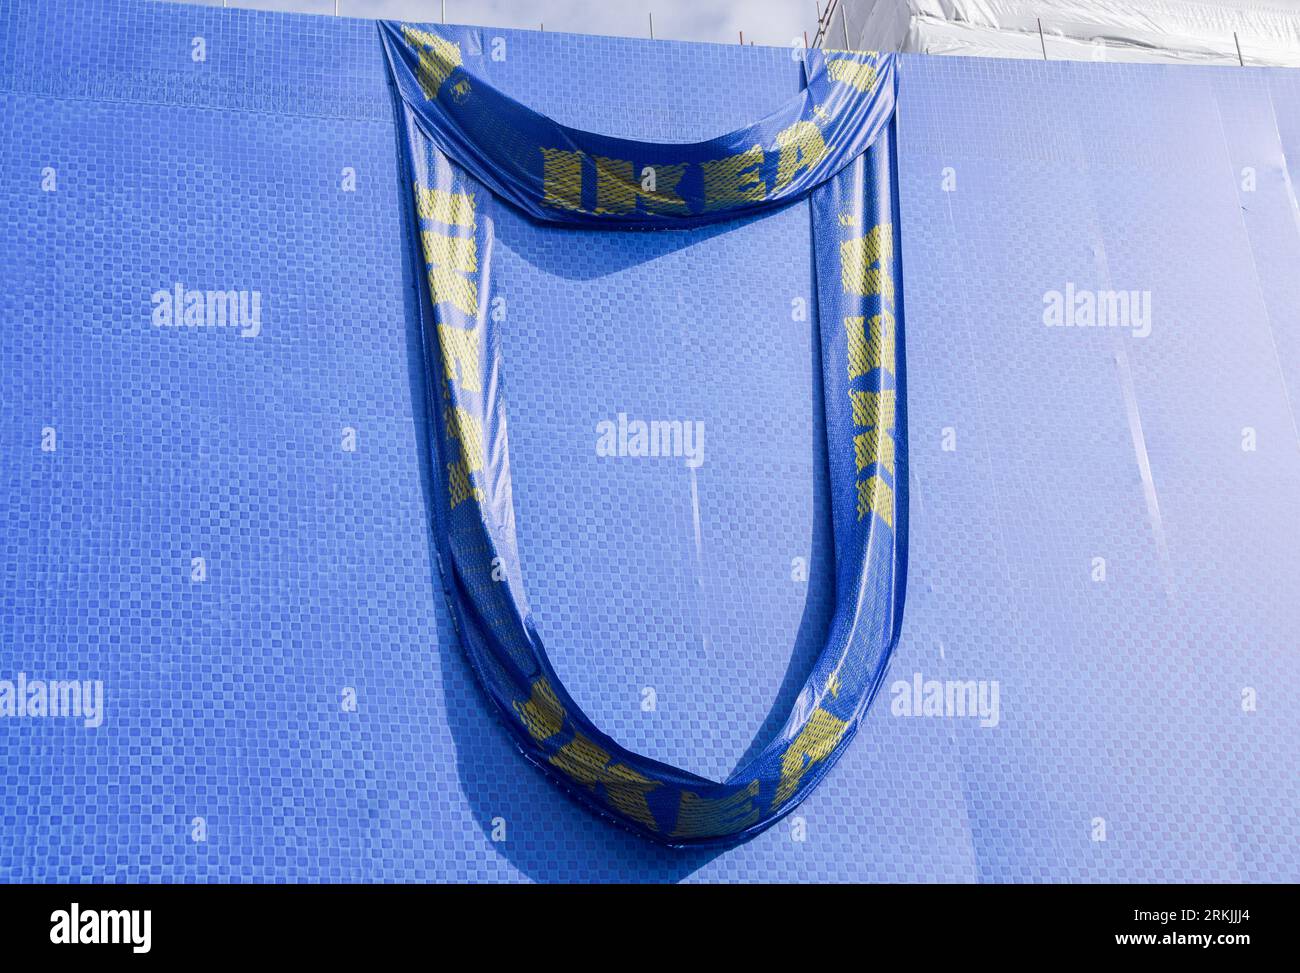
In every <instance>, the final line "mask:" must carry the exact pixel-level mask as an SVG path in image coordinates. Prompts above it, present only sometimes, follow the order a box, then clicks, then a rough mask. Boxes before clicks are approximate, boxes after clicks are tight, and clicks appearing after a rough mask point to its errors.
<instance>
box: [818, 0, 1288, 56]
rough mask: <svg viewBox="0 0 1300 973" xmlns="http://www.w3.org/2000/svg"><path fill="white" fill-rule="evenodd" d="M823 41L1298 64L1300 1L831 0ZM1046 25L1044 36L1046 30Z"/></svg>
mask: <svg viewBox="0 0 1300 973" xmlns="http://www.w3.org/2000/svg"><path fill="white" fill-rule="evenodd" d="M832 4H833V6H832V8H831V11H830V13H829V15H828V16H827V17H824V18H823V25H822V29H821V31H820V34H819V42H820V44H821V45H822V46H824V47H832V48H836V47H850V48H854V49H858V50H883V51H911V52H914V53H925V54H964V55H968V56H976V57H1032V58H1043V57H1047V58H1049V59H1052V60H1072V61H1086V60H1098V61H1173V62H1184V63H1190V64H1237V63H1239V58H1240V61H1241V62H1243V63H1245V64H1253V65H1286V66H1292V67H1296V66H1300V0H1271V2H1268V0H1264V2H1261V0H1215V2H1208V0H1206V2H1198V0H1143V2H1141V3H1135V2H1123V0H832ZM1040 24H1041V34H1040Z"/></svg>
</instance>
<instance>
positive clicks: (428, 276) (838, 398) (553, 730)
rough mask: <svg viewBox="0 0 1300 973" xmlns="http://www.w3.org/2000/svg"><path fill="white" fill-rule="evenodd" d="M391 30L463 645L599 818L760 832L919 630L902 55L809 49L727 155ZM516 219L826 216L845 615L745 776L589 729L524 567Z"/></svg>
mask: <svg viewBox="0 0 1300 973" xmlns="http://www.w3.org/2000/svg"><path fill="white" fill-rule="evenodd" d="M380 29H381V32H382V37H383V41H384V44H385V48H386V50H387V53H388V61H389V65H390V69H391V71H392V74H393V79H394V82H395V84H396V86H397V89H398V91H399V93H400V114H401V120H402V125H403V128H404V131H405V147H406V153H405V155H406V158H405V164H406V166H407V167H408V173H407V175H408V177H409V179H410V182H411V185H412V191H413V199H414V206H413V214H414V217H415V222H416V225H415V227H414V230H415V237H414V239H415V243H414V249H415V251H416V252H417V253H418V254H419V255H420V262H421V263H422V264H423V270H424V273H423V278H424V286H423V287H422V288H421V323H422V331H423V336H424V353H425V365H426V369H427V371H426V374H427V376H428V383H427V389H428V408H429V413H430V416H429V418H430V429H431V436H432V439H433V442H432V447H433V448H432V450H431V453H432V455H433V457H434V463H435V467H436V468H435V470H434V471H433V472H434V477H433V481H434V483H435V485H436V491H435V492H436V496H435V498H434V502H433V507H434V509H433V512H432V517H433V527H434V535H435V541H436V549H437V556H438V561H439V569H440V572H441V576H442V580H443V584H444V587H445V589H446V594H447V597H448V600H449V603H450V605H451V609H452V616H453V618H454V620H455V622H456V626H457V634H458V637H459V639H460V641H461V644H462V646H463V648H464V649H465V652H466V654H467V656H468V658H469V660H470V663H471V665H472V667H473V669H474V671H475V673H476V674H477V676H478V678H479V680H480V682H481V684H482V686H483V688H484V690H485V692H486V694H487V695H488V697H489V698H490V699H491V701H492V703H493V704H494V705H495V706H496V708H497V710H498V712H499V714H500V716H501V718H502V722H503V723H504V725H505V726H506V728H507V729H508V730H509V731H510V733H511V734H512V736H513V738H514V740H515V742H516V743H517V745H518V747H519V749H520V751H521V752H522V753H523V754H524V756H525V757H526V758H527V759H528V760H529V761H531V762H532V763H534V764H535V765H537V766H538V767H540V768H541V769H542V770H543V771H545V772H546V773H547V775H548V776H550V777H551V778H552V779H554V780H555V781H556V782H558V783H559V784H560V785H561V786H562V787H563V788H564V789H565V790H566V791H567V792H568V793H569V794H570V795H571V796H572V797H573V798H574V799H575V800H577V801H579V802H580V803H582V804H583V805H584V806H586V807H588V808H590V809H592V810H594V811H595V812H597V813H598V814H599V815H601V816H602V817H604V818H606V819H609V820H612V821H615V822H617V823H619V824H621V825H623V826H625V827H627V828H629V829H631V830H633V831H635V832H636V833H638V834H641V835H644V836H646V837H649V838H653V839H655V840H658V841H661V842H664V843H666V844H669V845H673V846H687V845H711V844H728V843H732V842H735V841H737V840H741V839H743V838H745V837H748V836H751V835H753V834H756V833H758V832H759V831H761V830H763V829H764V828H766V827H768V826H770V825H771V824H773V823H774V822H775V821H777V820H779V819H780V818H781V817H782V816H783V815H785V814H786V813H788V812H789V811H790V810H792V809H793V808H794V807H795V806H797V805H798V803H799V802H800V801H801V800H802V799H803V798H804V797H806V796H807V795H808V794H809V793H810V792H811V791H812V790H813V788H815V787H816V785H817V783H818V781H820V780H821V779H822V777H823V776H824V775H825V774H826V773H827V772H828V771H829V770H830V768H831V766H832V765H833V764H834V763H835V761H836V759H837V758H838V756H839V755H840V754H841V753H843V751H844V749H845V748H846V747H847V746H848V745H849V743H850V741H851V740H852V738H853V736H854V733H855V732H856V730H857V727H858V725H859V721H860V720H861V718H862V716H863V714H864V712H865V711H866V709H867V707H868V705H869V704H870V702H871V699H872V698H873V696H874V695H875V692H876V690H877V688H878V686H879V684H880V681H881V679H882V677H883V675H884V672H885V668H886V665H887V663H888V660H889V656H890V653H891V652H892V651H893V648H894V645H895V644H896V642H897V639H898V632H899V627H900V625H901V622H902V609H903V598H904V586H905V578H906V550H907V542H906V538H907V472H906V471H907V455H906V433H905V430H906V403H905V397H904V381H903V304H902V292H901V284H902V273H901V263H900V247H899V233H898V212H897V210H898V202H897V195H896V175H895V170H896V162H895V158H894V143H893V109H894V101H895V95H896V90H895V89H896V83H897V81H896V72H895V62H894V59H893V58H892V57H891V56H888V55H883V56H882V55H876V54H864V53H848V52H844V53H839V52H828V53H826V54H824V55H823V53H822V52H816V51H810V52H808V56H807V60H806V63H805V67H806V71H805V79H806V84H805V87H804V89H803V90H802V91H801V92H800V93H799V95H798V96H797V97H795V98H793V99H792V100H791V101H790V102H789V103H788V104H786V105H783V106H782V107H781V108H779V109H778V110H777V111H776V112H774V113H773V114H772V115H770V116H769V117H768V118H765V119H763V120H762V121H760V122H758V123H756V124H754V125H751V126H748V127H746V128H743V129H740V130H738V131H735V132H732V133H729V134H726V135H723V136H720V137H718V138H715V139H711V140H709V141H706V142H700V143H694V144H655V143H648V142H638V141H631V140H627V139H616V138H610V137H607V136H601V135H595V134H591V133H585V132H580V131H577V130H575V129H571V128H567V127H565V126H561V125H559V124H557V123H555V122H554V121H552V120H550V119H548V118H546V117H544V116H542V115H539V114H538V113H536V112H534V111H531V110H530V109H528V108H525V107H524V106H522V105H520V104H518V103H517V102H515V101H513V100H511V99H510V98H507V97H506V96H505V95H503V94H501V93H500V92H498V91H495V90H494V89H492V87H491V86H490V85H488V84H487V83H486V82H485V81H483V80H482V79H481V78H479V77H477V76H475V75H473V74H471V73H470V72H469V71H468V70H467V69H466V66H465V63H464V61H463V59H462V51H461V48H460V46H459V45H458V44H457V43H456V42H455V41H454V40H451V39H449V38H448V37H445V36H443V35H442V34H440V33H439V32H438V30H437V28H436V27H434V26H431V25H419V26H412V25H404V24H393V23H387V22H385V23H381V25H380ZM724 96H725V93H723V92H719V97H724ZM498 205H509V206H514V207H517V208H518V209H520V210H523V211H524V212H525V213H526V214H528V215H529V216H530V217H532V218H533V219H534V220H537V221H539V222H542V223H552V224H574V223H577V224H586V225H588V226H593V227H598V228H604V229H607V230H609V231H610V232H621V231H626V230H629V229H647V228H672V227H682V226H691V225H697V224H701V223H707V222H716V221H720V220H730V219H737V218H741V217H746V216H752V215H753V214H754V213H755V212H758V211H762V210H764V209H768V208H771V207H776V206H783V205H806V206H808V207H809V209H810V212H811V218H812V223H813V246H814V251H815V252H814V263H815V267H816V277H817V302H816V303H817V314H818V327H819V331H820V348H821V361H822V371H823V383H822V385H823V395H824V397H825V402H824V413H825V421H826V425H827V430H826V432H827V436H826V441H827V444H828V450H829V457H828V466H829V470H830V482H831V496H832V502H831V507H832V510H831V513H832V518H833V529H834V542H835V612H834V616H833V618H832V621H831V625H830V627H829V632H828V636H827V639H826V644H825V645H824V647H823V649H822V651H821V653H820V655H819V657H818V659H817V661H816V662H815V663H814V665H813V667H812V670H811V672H810V673H809V676H808V679H807V681H806V683H805V684H804V686H803V689H802V691H801V692H800V694H799V696H798V698H797V700H796V702H795V704H794V706H793V707H792V711H791V713H790V715H789V717H788V719H787V721H786V723H785V725H784V727H783V729H782V730H781V732H780V733H779V734H778V735H777V736H776V737H775V738H774V739H773V740H772V741H771V742H770V743H768V745H767V746H766V747H765V748H764V749H763V751H762V752H761V753H759V754H758V755H757V756H756V757H755V758H754V759H753V760H752V761H750V762H749V763H748V764H747V765H746V766H744V767H742V768H739V769H738V770H736V771H735V772H734V773H733V774H732V775H731V776H730V777H729V778H728V779H727V780H726V781H722V782H718V781H711V780H707V779H705V778H702V777H699V776H697V775H695V774H692V773H689V772H687V771H684V770H681V769H679V768H676V767H671V766H668V765H667V764H664V763H661V762H658V761H655V760H652V759H650V758H648V757H645V756H643V755H641V754H637V753H634V752H632V751H630V750H628V749H626V748H624V747H623V746H621V745H620V744H619V743H618V742H617V741H615V740H614V739H612V738H611V737H609V736H608V735H607V734H605V733H604V732H602V731H601V730H600V729H599V728H598V727H597V726H595V725H594V723H593V722H592V721H591V720H590V719H589V718H588V717H587V715H586V714H585V713H584V712H583V710H582V709H581V707H579V706H578V705H577V703H576V702H575V701H574V700H573V699H572V697H571V696H570V695H569V694H568V693H567V692H566V690H565V688H564V686H563V685H562V683H561V682H560V680H559V678H558V677H557V675H556V673H555V670H554V668H553V667H552V665H551V663H550V661H549V659H548V658H547V654H546V651H545V648H544V646H543V642H542V639H541V636H540V635H539V633H538V630H537V627H536V625H535V624H534V622H533V619H532V617H531V614H530V612H529V609H528V600H527V596H526V593H525V585H524V577H523V568H522V566H521V564H520V562H519V554H518V545H517V541H516V534H515V512H514V503H513V499H512V492H511V476H510V453H509V446H508V438H507V431H506V406H505V401H504V397H503V394H502V393H503V389H502V374H503V366H502V340H501V333H500V326H499V324H498V323H497V322H495V321H494V320H493V316H492V314H491V312H490V309H491V306H492V296H493V290H494V287H495V286H497V284H498V283H499V282H498V281H497V280H496V279H495V277H496V273H497V270H496V268H495V267H494V262H493V248H494V233H495V229H494V226H495V221H494V220H493V218H492V211H493V208H494V207H496V206H498ZM555 232H561V231H560V230H558V229H557V230H556V231H555ZM700 245H707V241H704V242H702V243H701V244H700ZM791 256H792V258H795V257H797V256H798V255H793V254H792V255H791ZM804 257H805V259H806V255H804ZM628 310H629V313H634V309H628ZM811 405H812V404H811V403H810V407H811ZM611 648H616V647H611Z"/></svg>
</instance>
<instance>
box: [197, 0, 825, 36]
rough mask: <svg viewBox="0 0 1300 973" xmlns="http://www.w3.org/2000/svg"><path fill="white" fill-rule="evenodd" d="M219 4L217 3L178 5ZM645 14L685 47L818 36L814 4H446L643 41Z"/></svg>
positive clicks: (431, 6) (434, 12)
mask: <svg viewBox="0 0 1300 973" xmlns="http://www.w3.org/2000/svg"><path fill="white" fill-rule="evenodd" d="M182 2H201V3H206V4H208V5H209V6H218V7H219V6H221V3H222V0H182ZM339 3H340V6H341V7H342V13H343V15H344V16H346V17H386V18H392V19H394V20H429V21H437V20H438V17H439V7H440V0H339ZM228 5H229V6H232V7H257V8H260V9H262V10H293V11H296V12H299V13H320V14H332V13H333V12H334V0H229V4H228ZM647 12H649V13H653V14H654V21H655V36H656V37H661V38H673V39H675V40H687V41H715V42H718V43H724V44H728V43H729V44H734V43H736V42H737V31H741V30H743V31H744V32H745V42H746V43H748V42H749V41H751V40H752V41H754V42H755V43H756V44H774V45H776V44H779V45H781V46H785V45H788V44H789V43H790V41H791V39H792V38H794V37H801V36H802V35H803V32H804V31H805V30H806V31H807V32H808V40H809V42H810V43H811V41H812V38H813V35H814V34H815V33H816V30H817V0H632V2H630V3H629V2H626V0H619V2H614V0H447V21H448V23H453V24H481V25H483V26H486V27H526V28H533V29H536V28H537V26H538V24H539V23H544V24H545V25H546V29H547V30H567V31H574V32H576V33H580V34H621V35H625V36H634V37H644V36H646V34H647V31H648V24H647V20H646V14H647Z"/></svg>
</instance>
